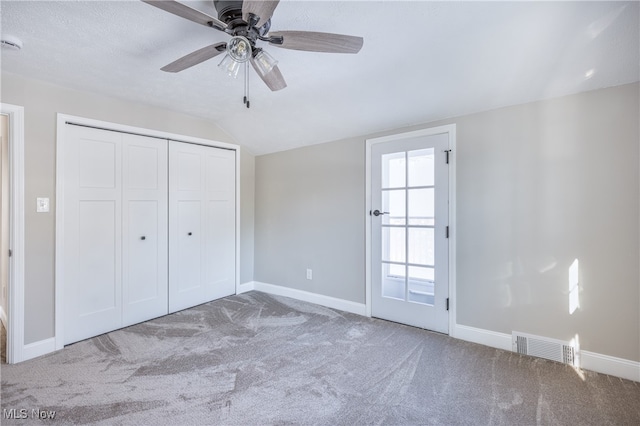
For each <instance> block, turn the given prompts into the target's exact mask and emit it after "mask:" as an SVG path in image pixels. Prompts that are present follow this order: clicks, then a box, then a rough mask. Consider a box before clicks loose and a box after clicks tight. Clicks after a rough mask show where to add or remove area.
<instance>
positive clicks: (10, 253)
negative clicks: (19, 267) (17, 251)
mask: <svg viewBox="0 0 640 426" xmlns="http://www.w3.org/2000/svg"><path fill="white" fill-rule="evenodd" d="M12 255H13V252H11V249H9V257H11V256H12Z"/></svg>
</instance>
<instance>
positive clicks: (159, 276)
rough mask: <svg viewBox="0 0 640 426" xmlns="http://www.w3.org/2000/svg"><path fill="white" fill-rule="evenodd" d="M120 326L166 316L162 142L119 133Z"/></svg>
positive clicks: (164, 157) (165, 165) (165, 193)
mask: <svg viewBox="0 0 640 426" xmlns="http://www.w3.org/2000/svg"><path fill="white" fill-rule="evenodd" d="M123 139H124V144H123V153H122V154H123V157H122V176H123V183H122V185H123V198H122V200H123V210H122V211H123V216H122V238H123V245H122V251H123V253H122V255H123V256H122V298H123V312H122V319H123V324H122V326H123V327H124V326H128V325H131V324H135V323H138V322H142V321H146V320H149V319H151V318H156V317H159V316H162V315H166V314H167V313H168V312H169V306H168V303H169V299H168V295H169V289H168V283H169V282H168V280H169V278H168V263H167V262H168V230H167V227H168V211H167V209H168V190H167V186H168V182H167V178H168V177H167V174H168V152H167V151H168V146H167V145H168V142H167V141H166V140H161V139H156V138H149V137H144V136H137V135H127V134H125V135H123Z"/></svg>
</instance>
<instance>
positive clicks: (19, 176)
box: [0, 103, 25, 364]
mask: <svg viewBox="0 0 640 426" xmlns="http://www.w3.org/2000/svg"><path fill="white" fill-rule="evenodd" d="M0 113H2V114H6V115H8V116H9V204H10V209H9V247H11V257H10V258H9V282H8V283H7V308H8V311H9V312H3V313H2V315H3V322H5V325H7V363H9V364H14V363H17V362H20V361H23V358H24V355H23V353H24V272H25V269H24V226H25V225H24V224H25V211H24V194H25V192H24V185H25V183H24V180H25V179H24V107H22V106H18V105H11V104H6V103H2V104H0Z"/></svg>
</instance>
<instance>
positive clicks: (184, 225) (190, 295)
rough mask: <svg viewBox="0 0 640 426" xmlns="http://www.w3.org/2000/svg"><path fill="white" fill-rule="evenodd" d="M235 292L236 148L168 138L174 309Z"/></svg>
mask: <svg viewBox="0 0 640 426" xmlns="http://www.w3.org/2000/svg"><path fill="white" fill-rule="evenodd" d="M234 293H235V152H234V151H229V150H224V149H219V148H212V147H205V146H200V145H192V144H186V143H181V142H174V141H171V142H169V312H176V311H179V310H181V309H185V308H188V307H191V306H195V305H198V304H201V303H205V302H208V301H210V300H214V299H216V298H220V297H224V296H228V295H231V294H234Z"/></svg>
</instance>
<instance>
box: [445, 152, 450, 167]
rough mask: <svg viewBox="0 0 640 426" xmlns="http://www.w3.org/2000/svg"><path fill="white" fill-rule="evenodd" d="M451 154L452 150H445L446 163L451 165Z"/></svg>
mask: <svg viewBox="0 0 640 426" xmlns="http://www.w3.org/2000/svg"><path fill="white" fill-rule="evenodd" d="M450 152H451V150H450V149H445V150H444V154H445V155H446V163H447V164H449V153H450Z"/></svg>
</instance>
